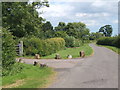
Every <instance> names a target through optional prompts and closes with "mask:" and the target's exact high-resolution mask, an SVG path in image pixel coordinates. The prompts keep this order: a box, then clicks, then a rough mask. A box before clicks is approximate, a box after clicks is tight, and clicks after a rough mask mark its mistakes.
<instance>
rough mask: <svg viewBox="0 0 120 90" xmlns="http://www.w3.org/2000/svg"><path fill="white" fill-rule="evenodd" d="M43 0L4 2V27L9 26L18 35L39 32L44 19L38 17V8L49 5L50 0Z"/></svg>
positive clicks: (22, 35)
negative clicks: (41, 0) (40, 0)
mask: <svg viewBox="0 0 120 90" xmlns="http://www.w3.org/2000/svg"><path fill="white" fill-rule="evenodd" d="M43 2H44V1H43ZM43 2H32V3H28V2H3V3H2V16H3V17H2V21H3V27H4V28H7V29H8V30H9V31H10V32H12V33H13V35H14V36H16V37H24V36H27V35H32V34H35V33H37V32H38V29H40V28H41V25H40V24H41V23H42V21H43V19H42V18H41V17H38V12H37V11H36V9H37V8H40V7H42V6H45V5H46V6H48V5H47V3H48V2H44V3H43ZM45 3H46V4H45Z"/></svg>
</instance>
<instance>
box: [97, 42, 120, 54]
mask: <svg viewBox="0 0 120 90" xmlns="http://www.w3.org/2000/svg"><path fill="white" fill-rule="evenodd" d="M97 45H98V44H97ZM98 46H103V47H106V48H108V49H111V50H112V51H114V52H116V53H118V54H120V48H117V47H114V46H106V45H98Z"/></svg>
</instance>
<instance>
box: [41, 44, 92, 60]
mask: <svg viewBox="0 0 120 90" xmlns="http://www.w3.org/2000/svg"><path fill="white" fill-rule="evenodd" d="M80 51H84V52H85V55H86V56H90V55H91V54H92V53H93V49H92V48H91V47H90V46H89V45H88V44H85V45H83V46H81V47H77V48H66V49H65V50H61V51H59V52H57V53H58V54H60V56H61V58H63V59H66V58H67V56H68V55H72V56H73V58H77V57H79V52H80ZM57 53H54V54H52V55H49V56H45V57H42V58H43V59H53V58H55V55H56V54H57Z"/></svg>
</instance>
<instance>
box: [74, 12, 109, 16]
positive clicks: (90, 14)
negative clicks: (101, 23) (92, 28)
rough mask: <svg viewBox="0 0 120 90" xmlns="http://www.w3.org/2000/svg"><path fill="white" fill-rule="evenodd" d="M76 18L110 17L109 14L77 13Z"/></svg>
mask: <svg viewBox="0 0 120 90" xmlns="http://www.w3.org/2000/svg"><path fill="white" fill-rule="evenodd" d="M75 16H76V17H106V16H110V15H109V14H108V13H76V14H75Z"/></svg>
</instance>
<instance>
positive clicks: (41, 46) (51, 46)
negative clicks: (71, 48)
mask: <svg viewBox="0 0 120 90" xmlns="http://www.w3.org/2000/svg"><path fill="white" fill-rule="evenodd" d="M22 40H23V41H24V55H35V54H40V55H41V56H46V55H50V54H52V53H55V52H57V51H59V50H61V49H64V48H65V41H64V39H63V38H50V39H46V40H41V39H39V38H36V37H31V38H29V40H28V38H24V39H22Z"/></svg>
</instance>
